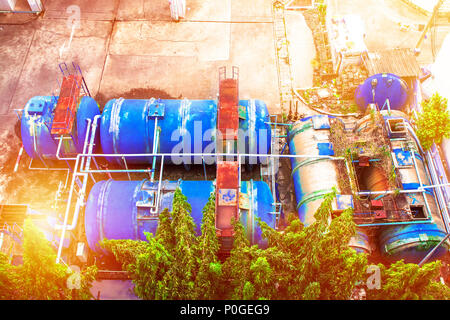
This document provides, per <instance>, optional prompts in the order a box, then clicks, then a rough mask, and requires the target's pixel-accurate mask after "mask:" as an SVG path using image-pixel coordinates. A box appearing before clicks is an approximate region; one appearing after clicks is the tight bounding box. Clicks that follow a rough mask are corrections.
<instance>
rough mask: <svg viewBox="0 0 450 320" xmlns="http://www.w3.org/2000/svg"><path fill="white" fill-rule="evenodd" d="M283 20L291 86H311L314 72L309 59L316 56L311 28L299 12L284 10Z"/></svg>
mask: <svg viewBox="0 0 450 320" xmlns="http://www.w3.org/2000/svg"><path fill="white" fill-rule="evenodd" d="M285 21H286V32H287V39H288V41H289V56H290V59H291V72H292V77H293V87H294V88H311V87H312V86H313V73H314V72H313V67H312V64H311V61H312V60H313V59H314V58H315V57H316V48H315V46H314V39H313V36H312V32H311V29H309V27H308V26H307V24H306V22H305V18H304V17H303V14H301V13H300V12H295V11H294V12H292V11H291V12H286V16H285Z"/></svg>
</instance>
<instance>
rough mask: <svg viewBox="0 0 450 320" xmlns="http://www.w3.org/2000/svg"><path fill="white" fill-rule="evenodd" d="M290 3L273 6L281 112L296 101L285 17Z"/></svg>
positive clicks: (277, 3) (280, 2)
mask: <svg viewBox="0 0 450 320" xmlns="http://www.w3.org/2000/svg"><path fill="white" fill-rule="evenodd" d="M287 2H289V1H284V2H283V1H275V2H273V5H272V16H273V31H274V41H275V51H276V56H277V59H276V60H277V71H278V87H279V90H280V105H281V111H282V112H283V111H284V110H287V109H288V107H289V104H290V103H291V102H290V101H292V100H294V95H293V78H292V70H291V61H290V56H289V45H288V40H287V35H286V21H285V17H284V11H285V7H284V5H285V3H287Z"/></svg>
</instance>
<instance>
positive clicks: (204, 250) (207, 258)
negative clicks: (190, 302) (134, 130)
mask: <svg viewBox="0 0 450 320" xmlns="http://www.w3.org/2000/svg"><path fill="white" fill-rule="evenodd" d="M201 230H202V234H201V235H200V236H198V237H196V235H195V224H194V220H193V219H192V216H191V206H190V205H189V203H188V202H187V198H186V197H185V196H184V195H183V194H182V193H181V190H180V189H177V190H176V191H175V194H174V200H173V206H172V212H169V211H168V210H164V211H163V212H162V213H161V214H160V221H159V226H158V230H157V233H156V236H155V237H153V235H152V234H146V236H147V241H146V242H145V241H132V240H104V241H102V243H101V245H102V246H103V247H104V248H105V249H108V250H109V251H111V252H112V253H113V254H114V256H115V257H116V259H117V260H118V261H119V262H121V263H122V265H123V268H124V269H125V270H127V271H128V272H129V273H130V275H131V278H132V279H133V282H134V284H135V292H136V294H137V295H138V296H139V297H140V298H142V299H152V300H153V299H158V300H159V299H161V300H165V299H216V298H217V295H218V294H219V289H220V281H221V276H222V266H221V264H220V262H219V261H218V259H217V252H218V250H219V242H218V239H217V235H216V230H215V195H214V193H212V194H211V197H210V199H209V200H208V203H207V204H206V206H205V208H204V209H203V219H202V229H201ZM131 242H134V244H133V245H130V243H131Z"/></svg>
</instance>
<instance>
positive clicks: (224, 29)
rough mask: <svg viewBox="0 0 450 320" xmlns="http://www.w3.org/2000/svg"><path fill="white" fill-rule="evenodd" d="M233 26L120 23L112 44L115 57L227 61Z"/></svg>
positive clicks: (145, 22)
mask: <svg viewBox="0 0 450 320" xmlns="http://www.w3.org/2000/svg"><path fill="white" fill-rule="evenodd" d="M229 44H230V24H229V23H207V22H205V23H198V22H180V23H173V22H148V21H133V22H118V23H116V26H115V29H114V34H113V36H112V40H111V46H110V53H111V54H114V55H153V56H167V57H172V56H182V57H198V59H199V60H202V61H214V60H227V59H228V57H229V51H230V48H229Z"/></svg>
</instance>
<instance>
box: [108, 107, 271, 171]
mask: <svg viewBox="0 0 450 320" xmlns="http://www.w3.org/2000/svg"><path fill="white" fill-rule="evenodd" d="M239 104H240V106H242V108H240V109H241V111H240V120H239V128H240V129H241V130H242V132H241V134H240V135H239V138H238V141H239V144H241V145H242V146H241V148H240V150H239V151H240V153H252V154H261V155H266V154H267V153H269V151H270V141H271V128H270V125H269V124H267V122H268V121H269V111H268V109H267V106H266V104H265V103H264V102H263V101H260V100H240V101H239ZM156 119H157V122H158V127H159V128H160V143H159V150H158V152H159V153H215V152H216V133H215V129H216V128H217V101H215V100H187V99H184V100H161V99H156V100H155V99H149V100H134V99H122V98H121V99H113V100H110V101H108V103H107V104H106V106H105V108H104V109H103V114H102V121H101V125H100V137H101V144H102V149H103V152H104V153H105V154H136V153H152V151H153V138H154V135H155V133H154V130H155V122H156ZM194 142H196V143H194ZM222 152H225V150H224V151H222ZM108 160H109V161H110V162H117V163H118V164H120V165H122V164H123V163H122V159H121V158H117V157H116V158H112V157H111V158H109V159H108ZM213 160H214V159H211V160H210V163H208V162H207V164H212V163H213ZM246 160H247V159H246ZM255 160H256V159H255ZM151 161H152V158H151V157H147V158H144V157H140V158H138V157H134V158H133V157H128V158H127V162H129V163H149V162H151ZM205 161H208V160H207V159H205ZM165 162H168V163H170V162H171V163H175V164H181V163H183V164H202V159H201V157H196V158H194V157H184V158H183V159H181V158H177V159H176V160H174V159H173V158H172V157H166V158H165ZM246 163H248V161H246Z"/></svg>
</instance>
